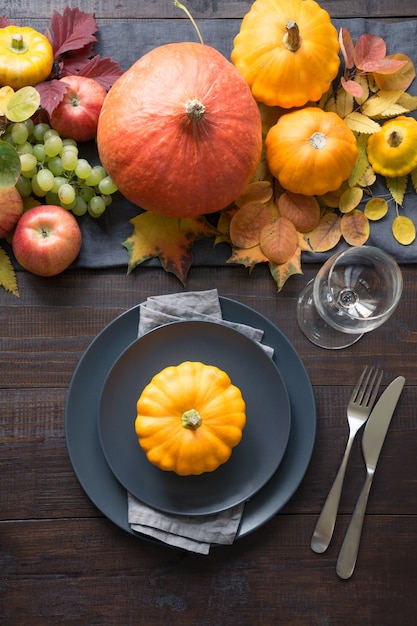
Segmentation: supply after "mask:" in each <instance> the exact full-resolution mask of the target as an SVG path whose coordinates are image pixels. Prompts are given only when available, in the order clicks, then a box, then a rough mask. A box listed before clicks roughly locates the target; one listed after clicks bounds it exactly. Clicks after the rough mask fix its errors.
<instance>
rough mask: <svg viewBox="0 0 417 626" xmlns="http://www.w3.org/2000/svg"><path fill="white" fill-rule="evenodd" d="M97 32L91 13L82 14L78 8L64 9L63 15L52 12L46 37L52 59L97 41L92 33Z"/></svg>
mask: <svg viewBox="0 0 417 626" xmlns="http://www.w3.org/2000/svg"><path fill="white" fill-rule="evenodd" d="M97 31H98V26H97V22H96V19H95V17H94V15H93V14H92V13H84V12H83V11H80V10H79V9H78V8H74V9H70V8H69V7H68V6H66V7H65V9H64V12H63V14H62V15H61V14H60V13H58V11H54V12H53V14H52V18H51V22H50V29H47V31H46V33H45V34H46V36H47V37H48V39H49V41H50V42H51V45H52V48H53V51H54V59H55V60H59V58H60V57H61V56H62V55H63V54H64V53H67V52H71V51H72V50H80V49H81V48H84V47H85V46H88V45H89V44H91V43H94V42H96V41H97V38H96V37H95V36H94V33H96V32H97Z"/></svg>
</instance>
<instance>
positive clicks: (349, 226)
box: [340, 209, 370, 246]
mask: <svg viewBox="0 0 417 626" xmlns="http://www.w3.org/2000/svg"><path fill="white" fill-rule="evenodd" d="M340 227H341V231H342V235H343V237H344V239H345V241H346V242H347V243H348V244H349V245H351V246H362V245H363V244H364V243H366V241H367V240H368V238H369V232H370V227H369V220H368V218H367V217H366V215H364V214H363V213H362V211H359V210H358V209H355V210H354V211H351V212H350V213H346V214H345V215H343V217H342V219H341V225H340Z"/></svg>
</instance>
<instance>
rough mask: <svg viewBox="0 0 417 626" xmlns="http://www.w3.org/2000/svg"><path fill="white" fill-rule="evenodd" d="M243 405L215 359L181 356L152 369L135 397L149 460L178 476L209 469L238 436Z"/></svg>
mask: <svg viewBox="0 0 417 626" xmlns="http://www.w3.org/2000/svg"><path fill="white" fill-rule="evenodd" d="M245 409H246V405H245V402H244V400H243V397H242V394H241V391H240V389H239V388H238V387H236V386H235V385H233V384H232V382H231V380H230V378H229V376H228V375H227V374H226V372H224V371H223V370H221V369H219V368H218V367H215V366H214V365H205V364H204V363H200V362H198V361H184V362H183V363H180V364H179V365H175V366H169V367H166V368H165V369H163V370H162V371H161V372H159V373H158V374H156V375H155V376H154V377H153V378H152V380H151V382H150V383H149V384H148V385H147V386H146V387H145V389H144V390H143V392H142V393H141V395H140V397H139V399H138V402H137V417H136V420H135V431H136V435H137V437H138V441H139V444H140V446H141V448H142V449H143V450H144V451H145V453H146V456H147V458H148V460H149V461H150V462H151V463H153V464H154V465H156V466H157V467H159V468H160V469H162V470H166V471H173V472H176V473H177V474H179V475H181V476H188V475H191V474H202V473H204V472H212V471H214V470H215V469H217V468H218V467H219V465H221V464H223V463H225V462H226V461H227V460H228V459H229V458H230V456H231V454H232V448H234V447H235V446H236V445H237V444H238V443H239V442H240V441H241V438H242V430H243V428H244V426H245V424H246V413H245Z"/></svg>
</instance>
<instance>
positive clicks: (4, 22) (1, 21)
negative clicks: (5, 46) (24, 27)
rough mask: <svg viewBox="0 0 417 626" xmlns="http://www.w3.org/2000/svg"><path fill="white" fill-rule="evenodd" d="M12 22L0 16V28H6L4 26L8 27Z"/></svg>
mask: <svg viewBox="0 0 417 626" xmlns="http://www.w3.org/2000/svg"><path fill="white" fill-rule="evenodd" d="M11 23H12V22H11V21H10V20H9V18H8V17H6V16H5V15H1V16H0V28H6V26H10V24H11Z"/></svg>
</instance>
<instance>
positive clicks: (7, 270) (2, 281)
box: [0, 247, 19, 297]
mask: <svg viewBox="0 0 417 626" xmlns="http://www.w3.org/2000/svg"><path fill="white" fill-rule="evenodd" d="M0 285H1V286H2V287H4V289H6V291H10V293H12V294H13V295H14V296H16V297H19V289H18V287H17V280H16V274H15V271H14V269H13V265H12V263H11V261H10V259H9V257H8V256H7V254H6V252H5V251H4V250H3V248H1V247H0Z"/></svg>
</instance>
